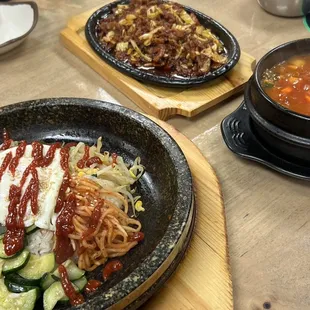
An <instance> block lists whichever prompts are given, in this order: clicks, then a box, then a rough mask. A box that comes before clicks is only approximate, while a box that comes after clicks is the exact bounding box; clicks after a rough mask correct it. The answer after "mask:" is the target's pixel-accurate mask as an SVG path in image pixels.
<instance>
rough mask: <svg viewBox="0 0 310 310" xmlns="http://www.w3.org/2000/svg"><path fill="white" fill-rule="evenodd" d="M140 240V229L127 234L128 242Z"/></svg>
mask: <svg viewBox="0 0 310 310" xmlns="http://www.w3.org/2000/svg"><path fill="white" fill-rule="evenodd" d="M142 240H144V233H143V232H141V231H139V232H134V233H132V234H130V235H129V236H128V242H133V241H137V242H140V241H142Z"/></svg>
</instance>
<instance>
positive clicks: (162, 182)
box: [0, 99, 193, 309]
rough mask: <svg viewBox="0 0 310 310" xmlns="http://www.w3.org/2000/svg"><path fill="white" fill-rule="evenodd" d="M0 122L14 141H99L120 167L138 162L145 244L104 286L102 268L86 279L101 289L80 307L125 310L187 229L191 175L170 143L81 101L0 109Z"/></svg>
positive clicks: (124, 115) (133, 117) (140, 122)
mask: <svg viewBox="0 0 310 310" xmlns="http://www.w3.org/2000/svg"><path fill="white" fill-rule="evenodd" d="M68 115H70V118H68ZM0 123H1V124H2V126H3V127H5V128H7V130H9V132H10V133H11V135H12V137H14V139H15V140H16V141H21V140H26V142H28V143H29V142H32V141H40V142H42V143H44V144H50V143H54V142H55V141H59V142H84V143H87V144H89V145H92V144H94V143H95V142H96V139H97V137H99V136H102V137H103V139H104V140H103V141H104V142H103V144H104V149H106V150H108V151H110V152H111V151H113V152H116V153H117V154H119V156H122V157H123V158H124V160H125V161H126V162H129V163H131V164H132V163H134V160H135V158H136V157H137V156H140V157H141V160H142V161H143V165H144V166H145V167H146V170H145V172H144V174H143V175H142V176H141V178H140V179H139V181H137V194H139V195H140V196H141V197H143V206H144V208H145V211H144V212H139V215H138V217H137V219H138V220H139V221H140V222H141V224H142V226H143V232H144V235H145V239H144V240H143V241H142V242H140V243H139V244H138V245H137V246H136V247H134V248H133V249H131V250H130V251H129V252H128V253H127V254H126V255H125V256H123V257H121V258H120V261H121V263H122V264H123V266H124V267H123V269H122V270H120V271H119V272H117V273H113V274H112V275H111V277H109V279H108V280H107V281H102V266H101V267H98V268H97V269H95V270H93V271H91V272H88V273H86V275H87V278H88V279H96V280H101V281H102V282H103V284H102V285H101V286H100V287H99V288H98V289H97V290H96V291H95V292H93V293H91V294H90V295H87V296H86V302H85V303H83V304H82V305H81V307H82V308H85V309H95V308H96V307H98V308H99V307H100V308H106V307H109V306H111V305H118V306H119V307H124V306H126V305H128V304H129V303H131V302H133V301H134V300H135V299H136V298H138V297H139V296H140V295H142V294H143V293H144V292H145V291H146V290H147V289H149V287H151V286H152V285H153V284H154V282H155V281H156V280H157V279H158V277H160V275H161V274H162V273H164V272H165V270H166V269H167V268H168V267H169V265H170V263H172V262H173V260H174V259H175V257H176V256H177V254H178V253H179V251H180V248H182V244H183V243H184V242H185V240H186V236H187V233H188V231H189V229H190V226H191V222H192V214H193V208H192V181H191V175H190V171H189V168H188V166H187V163H186V160H185V158H184V155H183V153H182V152H181V150H180V149H179V147H178V146H177V144H176V143H175V142H174V141H173V139H172V138H171V137H170V136H169V135H168V134H167V133H166V132H165V131H164V130H162V129H161V128H160V127H159V126H157V125H156V124H155V123H153V122H152V121H150V120H149V119H147V118H146V117H144V116H142V115H140V114H138V113H136V112H133V111H131V110H129V109H125V108H123V107H120V106H116V105H113V104H109V103H105V102H100V101H92V100H87V99H45V100H37V101H31V102H25V103H21V104H16V105H11V106H8V107H5V108H3V109H1V110H0ZM61 214H62V213H61ZM162 266H164V267H165V269H162ZM142 283H143V286H141V285H142ZM129 296H130V297H129ZM64 307H67V306H66V305H65V306H64Z"/></svg>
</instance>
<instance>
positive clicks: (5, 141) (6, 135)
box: [0, 128, 13, 151]
mask: <svg viewBox="0 0 310 310" xmlns="http://www.w3.org/2000/svg"><path fill="white" fill-rule="evenodd" d="M2 136H3V143H2V145H1V146H0V151H4V150H7V149H8V148H9V147H10V146H11V144H12V142H13V140H12V139H10V135H9V133H8V132H7V130H6V129H5V128H4V129H3V133H2Z"/></svg>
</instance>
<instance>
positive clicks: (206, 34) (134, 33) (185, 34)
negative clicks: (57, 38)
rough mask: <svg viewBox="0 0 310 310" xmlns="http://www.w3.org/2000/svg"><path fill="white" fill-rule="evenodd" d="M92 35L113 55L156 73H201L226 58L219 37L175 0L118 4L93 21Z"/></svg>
mask: <svg viewBox="0 0 310 310" xmlns="http://www.w3.org/2000/svg"><path fill="white" fill-rule="evenodd" d="M96 35H97V38H98V40H99V42H100V43H101V45H102V47H103V48H104V49H105V50H106V51H107V52H108V53H111V54H112V55H113V56H114V57H115V58H116V59H118V60H120V61H123V62H124V63H128V64H130V65H132V66H133V67H136V68H138V69H141V70H146V71H149V72H155V73H156V74H160V75H168V76H179V77H180V76H181V77H196V76H202V75H205V74H207V73H209V72H210V71H213V70H215V69H218V68H219V67H221V66H223V65H224V64H226V63H227V56H226V51H225V47H224V45H223V43H222V42H221V41H220V40H219V38H217V37H216V35H215V34H213V33H212V32H211V30H210V29H207V28H205V27H204V26H202V25H201V24H200V22H199V20H198V19H197V17H196V16H195V15H194V14H193V13H190V14H189V13H187V12H186V10H185V9H184V8H183V7H182V6H181V5H180V4H178V3H173V2H167V1H161V0H131V1H130V2H129V3H128V4H119V5H117V7H116V8H115V9H113V14H111V15H108V16H107V17H104V18H103V19H101V20H100V21H99V22H98V25H97V27H96Z"/></svg>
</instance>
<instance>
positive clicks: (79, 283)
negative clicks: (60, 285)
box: [72, 276, 87, 292]
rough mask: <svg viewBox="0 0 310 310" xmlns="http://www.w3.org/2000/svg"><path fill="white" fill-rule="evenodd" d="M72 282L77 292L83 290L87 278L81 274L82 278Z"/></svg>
mask: <svg viewBox="0 0 310 310" xmlns="http://www.w3.org/2000/svg"><path fill="white" fill-rule="evenodd" d="M72 283H73V284H74V285H75V286H76V287H77V288H78V290H79V292H83V290H84V288H85V286H86V284H87V279H86V277H85V276H83V277H82V278H80V279H78V280H75V281H73V282H72Z"/></svg>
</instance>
